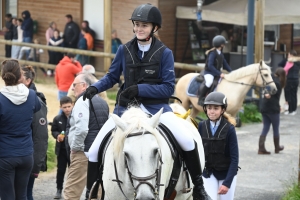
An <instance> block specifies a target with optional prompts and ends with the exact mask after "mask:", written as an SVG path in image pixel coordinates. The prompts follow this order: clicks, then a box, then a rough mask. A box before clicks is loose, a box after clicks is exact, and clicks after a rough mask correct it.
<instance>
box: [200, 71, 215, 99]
mask: <svg viewBox="0 0 300 200" xmlns="http://www.w3.org/2000/svg"><path fill="white" fill-rule="evenodd" d="M195 79H196V81H197V82H198V83H201V84H200V87H199V89H198V94H200V91H201V90H203V88H204V86H205V79H204V74H202V73H201V74H199V75H198V76H197V77H196V78H195ZM218 84H219V77H214V80H213V83H212V85H211V87H210V88H209V90H208V91H207V94H206V95H208V94H209V93H211V92H213V91H214V90H215V89H216V88H217V86H218ZM206 95H205V96H206Z"/></svg>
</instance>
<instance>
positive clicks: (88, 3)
mask: <svg viewBox="0 0 300 200" xmlns="http://www.w3.org/2000/svg"><path fill="white" fill-rule="evenodd" d="M83 20H87V21H89V23H90V27H91V28H92V29H93V30H94V31H95V32H96V39H98V40H103V39H104V0H84V1H83Z"/></svg>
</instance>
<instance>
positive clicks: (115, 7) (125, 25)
mask: <svg viewBox="0 0 300 200" xmlns="http://www.w3.org/2000/svg"><path fill="white" fill-rule="evenodd" d="M144 3H151V4H152V5H154V6H157V4H158V0H113V1H112V29H116V30H117V32H118V37H119V38H120V39H121V41H122V42H123V43H126V42H128V41H129V40H131V39H132V38H133V36H134V34H133V32H132V28H133V27H132V22H131V21H130V20H129V19H130V17H131V14H132V12H133V11H134V9H135V8H136V7H137V6H139V5H141V4H144Z"/></svg>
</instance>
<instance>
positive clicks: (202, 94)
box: [198, 83, 209, 106]
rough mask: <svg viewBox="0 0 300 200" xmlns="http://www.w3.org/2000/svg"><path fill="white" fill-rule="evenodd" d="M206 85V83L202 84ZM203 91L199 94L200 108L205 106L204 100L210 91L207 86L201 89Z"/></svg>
mask: <svg viewBox="0 0 300 200" xmlns="http://www.w3.org/2000/svg"><path fill="white" fill-rule="evenodd" d="M202 84H204V83H202ZM200 88H201V90H200V93H199V100H198V105H200V106H203V105H204V99H205V96H206V94H207V92H208V90H209V88H208V87H206V85H204V87H200Z"/></svg>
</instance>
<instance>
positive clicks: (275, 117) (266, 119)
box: [261, 113, 280, 137]
mask: <svg viewBox="0 0 300 200" xmlns="http://www.w3.org/2000/svg"><path fill="white" fill-rule="evenodd" d="M262 117H263V129H262V132H261V136H267V134H268V132H269V130H270V126H271V124H272V127H273V136H274V137H279V119H280V113H278V114H277V113H275V114H274V113H262Z"/></svg>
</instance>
